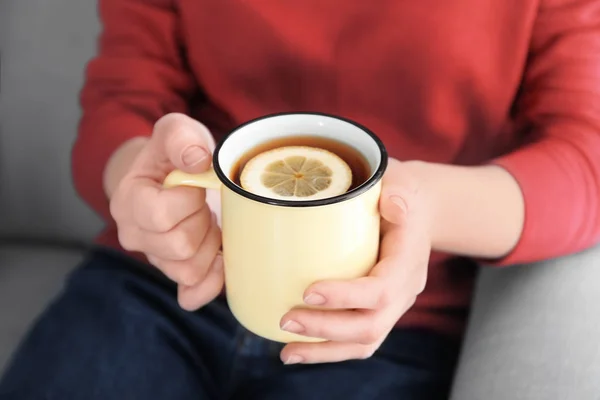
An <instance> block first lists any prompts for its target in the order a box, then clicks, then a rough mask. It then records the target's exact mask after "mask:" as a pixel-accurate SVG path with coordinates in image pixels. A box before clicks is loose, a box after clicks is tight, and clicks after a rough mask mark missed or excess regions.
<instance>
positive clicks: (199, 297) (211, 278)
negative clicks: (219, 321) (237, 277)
mask: <svg viewBox="0 0 600 400" xmlns="http://www.w3.org/2000/svg"><path fill="white" fill-rule="evenodd" d="M223 283H224V276H223V257H222V256H221V255H220V254H218V255H217V256H216V257H215V259H214V260H213V262H212V264H211V266H210V269H209V271H208V274H207V275H206V277H205V278H204V280H203V281H202V282H200V283H199V284H197V285H195V286H187V287H186V286H179V289H178V295H177V301H178V302H179V305H180V307H181V308H183V309H184V310H188V311H194V310H197V309H199V308H200V307H202V306H203V305H205V304H207V303H209V302H210V301H212V300H213V299H214V298H215V297H217V296H218V295H219V293H221V291H222V290H223Z"/></svg>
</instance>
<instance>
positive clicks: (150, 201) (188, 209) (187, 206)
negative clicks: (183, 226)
mask: <svg viewBox="0 0 600 400" xmlns="http://www.w3.org/2000/svg"><path fill="white" fill-rule="evenodd" d="M128 190H129V196H130V198H131V202H132V206H131V215H132V217H133V223H135V224H136V225H137V226H139V227H140V228H142V229H144V230H147V231H150V232H158V233H164V232H168V231H170V230H172V229H173V228H174V227H175V226H176V225H178V224H179V223H181V222H182V221H183V220H185V219H186V218H188V217H189V216H190V215H192V214H194V213H196V212H198V211H200V210H201V209H202V208H203V207H204V206H205V205H206V201H205V199H206V192H205V191H204V190H198V189H196V188H191V187H185V186H180V187H175V188H171V189H163V188H162V187H161V186H160V185H159V184H157V183H156V182H154V181H152V180H151V179H149V178H135V179H133V180H132V182H131V187H130V188H129V189H128Z"/></svg>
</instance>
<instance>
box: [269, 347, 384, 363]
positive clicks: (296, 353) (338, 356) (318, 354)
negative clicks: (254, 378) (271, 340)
mask: <svg viewBox="0 0 600 400" xmlns="http://www.w3.org/2000/svg"><path fill="white" fill-rule="evenodd" d="M377 348H379V345H373V344H370V345H364V344H358V343H344V342H322V343H299V342H296V343H290V344H288V345H287V346H285V347H284V348H283V350H282V351H281V354H280V358H281V361H283V363H284V364H287V365H290V364H299V363H302V364H317V363H329V362H339V361H346V360H364V359H367V358H369V357H371V356H372V355H373V354H374V353H375V350H377Z"/></svg>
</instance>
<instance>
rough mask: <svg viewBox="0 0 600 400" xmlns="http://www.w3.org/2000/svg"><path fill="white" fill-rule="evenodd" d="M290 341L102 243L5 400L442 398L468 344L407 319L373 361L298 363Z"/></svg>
mask: <svg viewBox="0 0 600 400" xmlns="http://www.w3.org/2000/svg"><path fill="white" fill-rule="evenodd" d="M39 267H40V268H43V265H40V266H39ZM15 306H18V305H15ZM281 348H282V345H281V344H279V343H274V342H270V341H267V340H264V339H262V338H259V337H257V336H255V335H253V334H251V333H250V332H248V331H246V330H245V329H243V328H242V327H241V326H240V325H239V324H238V323H237V322H236V320H235V319H234V318H233V316H232V315H231V313H230V311H229V309H228V308H227V305H226V302H225V301H224V300H223V299H221V298H220V299H217V300H215V301H213V302H212V303H211V304H209V305H207V306H205V307H203V308H202V309H201V310H199V311H197V312H193V313H191V312H186V311H183V310H182V309H180V308H179V307H178V305H177V301H176V287H175V285H173V284H172V283H171V282H169V281H167V280H166V279H165V278H164V277H162V276H161V275H159V274H157V273H156V272H155V271H154V270H152V269H151V268H150V267H148V266H145V265H143V264H141V263H137V262H136V261H133V260H131V259H129V258H126V257H124V256H122V255H119V254H116V253H113V252H110V251H106V250H101V249H98V250H94V251H93V252H91V253H90V256H89V257H88V259H87V260H86V261H85V262H84V263H82V265H80V266H79V267H78V268H77V269H76V270H75V271H74V272H73V273H72V274H71V276H70V277H69V279H68V281H67V282H66V285H65V288H64V290H63V291H62V293H61V294H60V295H59V296H58V297H57V298H56V299H55V300H54V301H53V302H52V304H50V306H49V307H48V308H47V310H46V311H45V312H44V313H43V314H42V315H41V316H40V317H39V319H38V320H37V321H36V323H35V324H34V325H33V327H32V328H31V331H30V332H29V334H28V335H27V337H26V338H24V340H23V342H22V344H21V346H20V348H19V349H18V350H17V352H16V354H15V356H14V358H13V360H12V362H11V364H10V365H9V368H8V369H7V371H6V373H5V374H4V376H3V378H2V380H1V381H0V399H2V400H13V399H14V400H34V399H35V400H42V399H44V400H108V399H110V400H112V399H115V400H137V399H140V400H142V399H144V400H145V399H152V400H163V399H164V400H203V399H240V400H253V399H256V400H282V399H291V400H294V399H298V400H300V399H302V400H319V399H323V400H335V399H344V400H354V399H356V400H370V399H382V400H384V399H401V400H413V399H414V400H426V399H427V400H429V399H431V400H434V399H435V400H441V399H446V398H447V397H448V391H449V387H450V383H451V379H452V375H453V371H454V366H455V362H456V358H457V353H458V350H459V343H458V342H457V341H456V340H453V339H450V338H446V337H444V336H441V335H438V334H436V333H433V332H428V331H423V330H416V329H415V330H409V329H396V330H394V331H393V332H392V333H391V334H390V336H389V337H388V339H387V340H386V341H385V342H384V344H383V345H382V347H381V348H380V350H379V351H378V352H376V354H375V355H374V356H373V357H371V358H370V359H367V360H361V361H347V362H341V363H331V364H318V365H294V366H285V365H283V364H282V363H281V361H280V360H279V351H280V350H281Z"/></svg>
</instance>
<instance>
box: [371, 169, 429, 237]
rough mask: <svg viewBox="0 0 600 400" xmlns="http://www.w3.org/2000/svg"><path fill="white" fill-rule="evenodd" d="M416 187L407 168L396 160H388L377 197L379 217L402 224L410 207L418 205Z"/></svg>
mask: <svg viewBox="0 0 600 400" xmlns="http://www.w3.org/2000/svg"><path fill="white" fill-rule="evenodd" d="M418 187H419V185H418V182H417V181H416V179H415V177H414V176H413V175H412V173H411V172H410V171H409V170H408V168H405V166H404V165H403V164H402V163H401V162H399V161H397V160H394V159H392V160H390V163H389V166H388V170H387V171H386V173H385V175H384V176H383V181H382V189H381V195H380V198H379V212H380V214H381V217H382V218H383V219H384V220H386V221H387V222H389V223H392V224H394V225H403V224H404V223H405V222H406V219H407V217H408V215H409V213H410V212H411V209H412V208H414V207H416V206H418V204H417V203H416V202H417V201H418V200H417V197H418V196H417V193H418V192H419V190H418Z"/></svg>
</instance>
